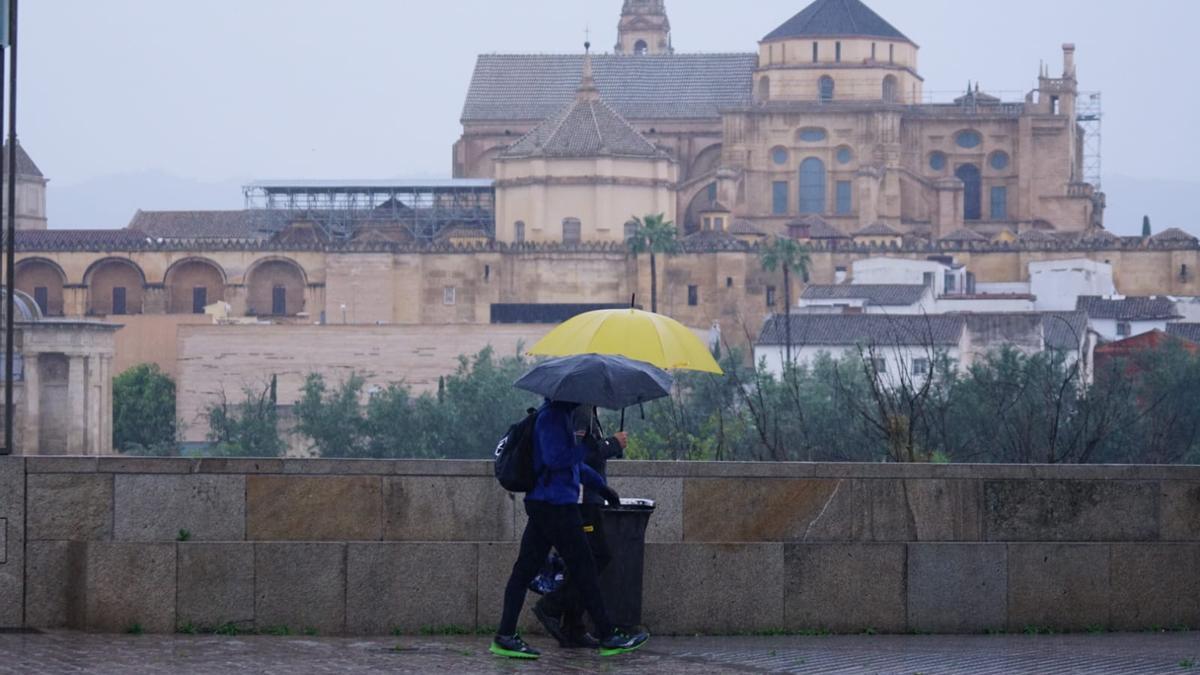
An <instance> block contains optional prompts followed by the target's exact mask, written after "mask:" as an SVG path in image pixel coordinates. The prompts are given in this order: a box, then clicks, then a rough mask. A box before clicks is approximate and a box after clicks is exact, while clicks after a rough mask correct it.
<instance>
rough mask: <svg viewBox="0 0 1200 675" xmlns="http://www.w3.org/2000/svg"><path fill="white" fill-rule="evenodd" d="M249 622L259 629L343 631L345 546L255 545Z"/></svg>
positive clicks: (344, 612)
mask: <svg viewBox="0 0 1200 675" xmlns="http://www.w3.org/2000/svg"><path fill="white" fill-rule="evenodd" d="M254 619H255V625H256V626H257V627H258V628H259V629H260V630H266V629H271V628H277V627H281V626H286V627H287V628H288V629H289V630H291V631H293V632H301V631H306V630H316V631H318V632H319V633H322V634H326V635H329V634H334V635H336V634H341V633H342V632H344V631H345V628H346V545H345V544H333V543H328V544H315V543H313V544H257V545H256V546H255V552H254Z"/></svg>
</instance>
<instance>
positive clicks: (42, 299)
mask: <svg viewBox="0 0 1200 675" xmlns="http://www.w3.org/2000/svg"><path fill="white" fill-rule="evenodd" d="M1185 267H1186V265H1185ZM33 301H34V302H36V303H37V306H38V309H40V310H42V315H43V316H46V315H48V314H50V289H48V288H46V287H45V286H38V287H36V288H34V289H33Z"/></svg>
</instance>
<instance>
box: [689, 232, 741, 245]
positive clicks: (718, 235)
mask: <svg viewBox="0 0 1200 675" xmlns="http://www.w3.org/2000/svg"><path fill="white" fill-rule="evenodd" d="M684 240H685V241H688V242H707V241H711V242H733V241H737V237H734V236H733V235H732V234H730V233H728V232H726V231H725V230H697V231H695V232H693V233H691V234H689V235H687V236H686V237H684Z"/></svg>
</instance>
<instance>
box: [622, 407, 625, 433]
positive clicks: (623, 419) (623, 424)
mask: <svg viewBox="0 0 1200 675" xmlns="http://www.w3.org/2000/svg"><path fill="white" fill-rule="evenodd" d="M621 431H625V409H624V408H621Z"/></svg>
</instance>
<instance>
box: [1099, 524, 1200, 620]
mask: <svg viewBox="0 0 1200 675" xmlns="http://www.w3.org/2000/svg"><path fill="white" fill-rule="evenodd" d="M1111 565H1112V570H1111V571H1112V615H1111V618H1110V621H1111V623H1110V627H1111V628H1112V629H1114V630H1123V631H1140V630H1146V629H1148V628H1154V627H1161V628H1174V627H1177V626H1188V627H1190V628H1192V629H1193V630H1194V629H1196V628H1200V544H1113V545H1112V562H1111Z"/></svg>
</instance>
